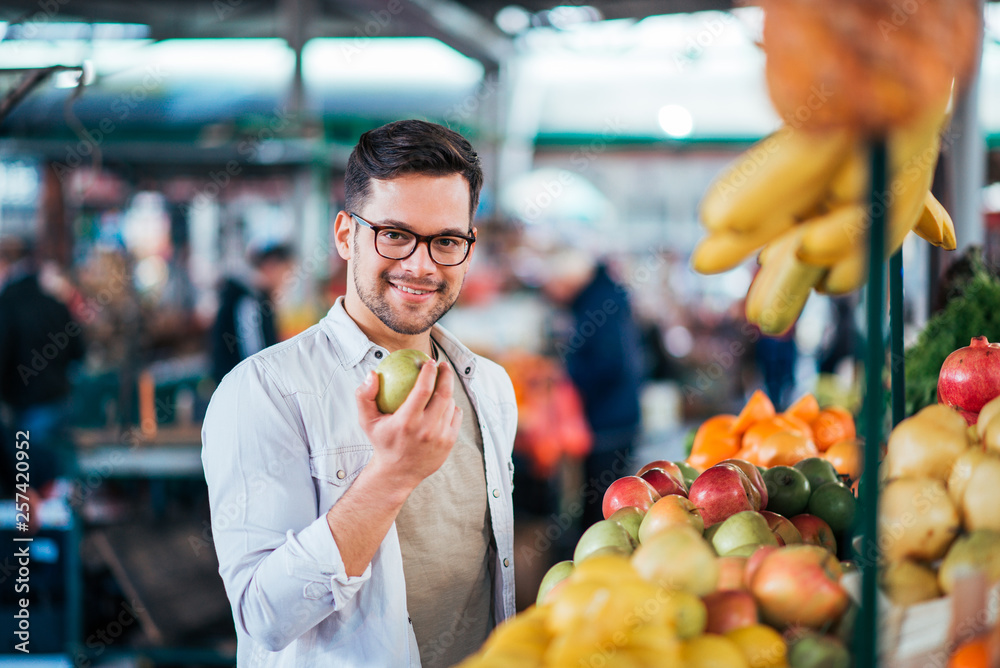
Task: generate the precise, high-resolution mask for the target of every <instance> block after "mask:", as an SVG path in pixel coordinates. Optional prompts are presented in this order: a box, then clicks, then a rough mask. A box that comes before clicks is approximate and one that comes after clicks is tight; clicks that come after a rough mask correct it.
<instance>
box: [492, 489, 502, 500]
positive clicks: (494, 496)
mask: <svg viewBox="0 0 1000 668" xmlns="http://www.w3.org/2000/svg"><path fill="white" fill-rule="evenodd" d="M493 498H494V499H499V498H500V490H499V489H495V490H493Z"/></svg>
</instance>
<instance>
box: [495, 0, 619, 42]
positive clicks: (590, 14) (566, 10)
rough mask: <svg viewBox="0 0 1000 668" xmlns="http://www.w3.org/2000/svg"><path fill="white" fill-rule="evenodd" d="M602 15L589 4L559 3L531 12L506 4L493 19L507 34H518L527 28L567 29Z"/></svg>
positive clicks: (592, 21)
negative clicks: (550, 7)
mask: <svg viewBox="0 0 1000 668" xmlns="http://www.w3.org/2000/svg"><path fill="white" fill-rule="evenodd" d="M602 20H604V15H603V14H601V12H600V10H598V9H597V8H596V7H591V6H589V5H559V6H557V7H553V8H552V9H545V10H542V11H540V12H536V13H534V14H532V13H531V12H529V11H528V10H527V9H525V8H524V7H520V6H518V5H508V6H506V7H504V8H503V9H501V10H500V11H499V12H497V14H496V16H495V17H494V18H493V21H494V22H495V23H496V25H497V27H498V28H500V30H502V31H504V32H505V33H507V34H508V35H519V34H521V33H523V32H525V31H526V30H528V28H555V29H556V30H568V29H569V28H572V27H573V26H576V25H579V24H581V23H596V22H598V21H602Z"/></svg>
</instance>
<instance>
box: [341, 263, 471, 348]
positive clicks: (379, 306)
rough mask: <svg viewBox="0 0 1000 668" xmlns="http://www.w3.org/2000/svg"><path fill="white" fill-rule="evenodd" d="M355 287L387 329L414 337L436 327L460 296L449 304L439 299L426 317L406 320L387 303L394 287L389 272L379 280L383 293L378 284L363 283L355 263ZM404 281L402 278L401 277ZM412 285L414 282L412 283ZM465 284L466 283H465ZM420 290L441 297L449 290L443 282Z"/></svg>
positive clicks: (380, 275) (456, 295) (404, 316)
mask: <svg viewBox="0 0 1000 668" xmlns="http://www.w3.org/2000/svg"><path fill="white" fill-rule="evenodd" d="M354 256H355V257H358V247H357V245H355V246H354ZM353 273H354V286H355V288H357V291H358V296H359V297H360V298H361V302H362V303H363V304H364V305H365V306H366V307H368V310H369V311H371V312H372V313H374V314H375V317H376V318H378V319H379V320H381V321H382V324H384V325H385V326H386V327H388V328H389V329H391V330H392V331H394V332H396V333H397V334H403V335H406V336H413V335H415V334H423V333H424V332H426V331H427V330H428V329H430V328H431V327H433V326H434V323H436V322H437V321H438V320H440V319H441V318H442V317H443V316H444V314H445V313H447V312H448V311H450V310H451V307H452V306H454V305H455V302H456V301H458V294H457V293H456V294H455V297H454V298H453V299H452V300H451V301H450V302H447V301H445V300H443V299H439V300H438V301H437V302H436V303H435V304H434V308H433V309H432V310H431V312H430V313H428V314H427V315H426V316H421V317H420V319H419V320H416V321H414V320H412V319H404V318H406V315H405V314H404V315H403V316H402V317H401V316H400V314H398V313H396V312H395V311H393V310H392V308H391V307H390V306H389V304H388V302H386V300H385V298H384V295H385V292H386V291H388V290H391V289H392V287H391V286H390V285H389V282H390V280H392V278H393V277H392V276H390V274H389V272H388V271H385V272H382V273H381V274H379V276H378V279H379V280H380V281H382V282H383V285H385V288H384V290H383V291H382V293H379V291H378V287H377V286H378V282H376V283H374V284H373V285H372V286H368V285H365V284H364V283H363V282H362V281H361V273H360V270H359V268H358V263H354V270H353ZM399 278H400V279H401V280H402V276H400V277H399ZM410 282H411V283H412V281H410ZM463 282H464V281H463ZM417 285H418V286H419V287H420V289H425V288H426V289H428V290H436V291H438V292H440V294H441V295H445V291H444V290H442V288H445V289H447V287H448V283H446V282H441V283H438V284H435V285H427V286H420V285H419V283H418V284H417Z"/></svg>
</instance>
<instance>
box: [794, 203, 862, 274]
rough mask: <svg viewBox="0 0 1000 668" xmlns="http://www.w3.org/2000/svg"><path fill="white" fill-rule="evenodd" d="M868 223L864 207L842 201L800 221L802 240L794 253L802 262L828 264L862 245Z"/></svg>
mask: <svg viewBox="0 0 1000 668" xmlns="http://www.w3.org/2000/svg"><path fill="white" fill-rule="evenodd" d="M869 224H870V223H869V219H868V210H867V208H866V207H864V206H862V205H861V204H842V205H840V206H839V207H837V208H835V209H833V210H832V211H830V212H829V213H826V214H823V215H822V216H816V217H815V218H812V219H811V220H807V221H806V222H804V223H802V227H803V235H802V243H800V244H799V247H798V250H796V252H795V255H796V257H798V259H799V260H801V261H802V262H807V263H809V264H812V265H816V266H818V267H830V266H832V265H834V264H836V263H837V262H838V261H839V260H842V259H843V258H844V257H846V256H847V255H848V254H849V253H850V252H851V251H852V250H853V249H855V248H857V247H858V246H863V245H864V244H865V242H866V240H867V238H868V226H869Z"/></svg>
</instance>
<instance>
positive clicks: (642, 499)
mask: <svg viewBox="0 0 1000 668" xmlns="http://www.w3.org/2000/svg"><path fill="white" fill-rule="evenodd" d="M659 499H660V495H659V494H657V493H656V490H655V489H653V487H652V485H650V484H649V483H648V482H646V481H645V480H643V479H642V478H640V477H639V476H634V475H627V476H625V477H624V478H618V480H615V481H614V482H613V483H611V485H610V486H609V487H608V491H606V492H605V493H604V502H603V506H602V509H603V511H604V519H608V518H609V517H611V515H612V514H613V513H614V512H615V511H616V510H618V509H619V508H625V507H627V506H633V507H635V508H638V509H639V510H641V511H642V512H646V511H647V510H649V508H650V506H652V505H653V504H654V503H656V502H657V501H659Z"/></svg>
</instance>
